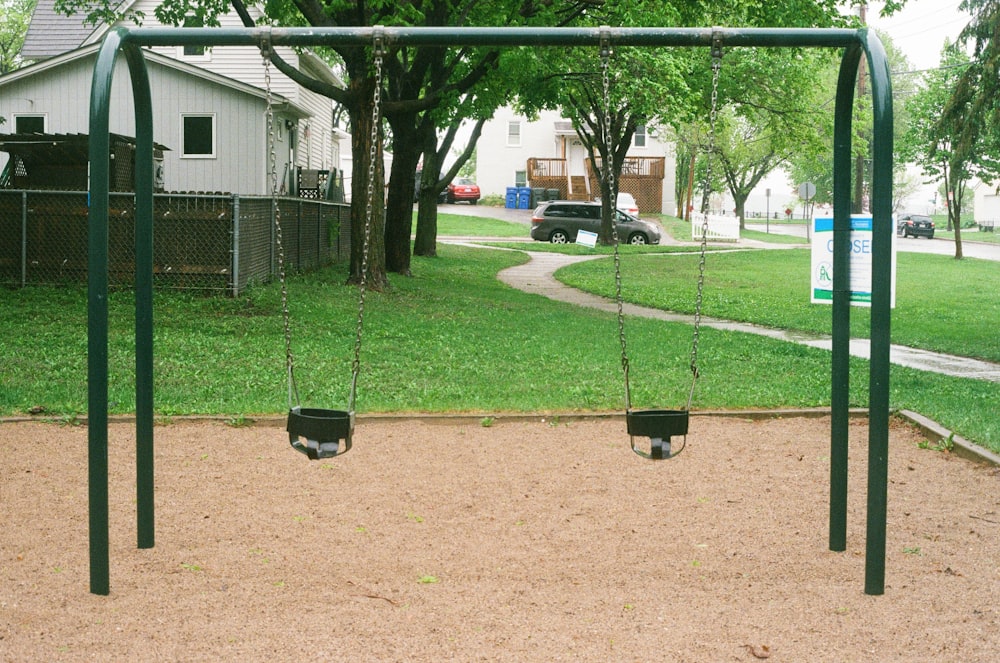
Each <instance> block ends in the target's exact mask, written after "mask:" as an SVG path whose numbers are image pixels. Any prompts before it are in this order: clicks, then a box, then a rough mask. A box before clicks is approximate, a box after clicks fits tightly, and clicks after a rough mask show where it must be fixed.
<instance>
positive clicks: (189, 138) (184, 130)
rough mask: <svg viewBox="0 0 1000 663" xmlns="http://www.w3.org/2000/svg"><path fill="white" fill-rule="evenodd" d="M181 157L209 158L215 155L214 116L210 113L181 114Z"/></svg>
mask: <svg viewBox="0 0 1000 663" xmlns="http://www.w3.org/2000/svg"><path fill="white" fill-rule="evenodd" d="M181 144H182V145H183V146H184V149H183V151H182V152H181V158H188V159H211V158H214V157H215V116H214V115H210V114H201V115H182V116H181Z"/></svg>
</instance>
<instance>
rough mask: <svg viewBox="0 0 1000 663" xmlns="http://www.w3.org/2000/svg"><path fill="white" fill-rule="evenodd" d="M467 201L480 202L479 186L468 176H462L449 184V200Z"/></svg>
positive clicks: (455, 201) (473, 203)
mask: <svg viewBox="0 0 1000 663" xmlns="http://www.w3.org/2000/svg"><path fill="white" fill-rule="evenodd" d="M463 200H464V201H466V202H467V203H469V204H470V205H475V204H476V203H477V202H479V187H478V186H476V183H475V182H473V181H472V180H471V179H469V178H468V177H460V178H458V179H457V180H455V181H454V182H452V183H451V184H449V185H448V202H449V203H459V202H462V201H463Z"/></svg>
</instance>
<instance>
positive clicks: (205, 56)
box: [177, 15, 212, 62]
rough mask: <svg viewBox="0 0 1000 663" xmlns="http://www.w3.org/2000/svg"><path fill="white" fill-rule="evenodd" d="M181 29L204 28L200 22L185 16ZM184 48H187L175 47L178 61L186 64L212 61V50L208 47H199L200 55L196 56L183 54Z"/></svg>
mask: <svg viewBox="0 0 1000 663" xmlns="http://www.w3.org/2000/svg"><path fill="white" fill-rule="evenodd" d="M182 27H185V28H201V27H205V26H204V25H203V24H202V22H201V21H198V20H195V17H194V16H193V15H189V16H186V17H185V18H184V24H183V26H182ZM185 48H187V46H178V47H177V59H178V60H184V61H186V62H211V61H212V49H211V48H210V47H208V46H202V47H201V49H202V50H201V53H197V54H190V53H185V52H184V49H185Z"/></svg>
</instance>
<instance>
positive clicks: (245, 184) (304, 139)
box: [0, 0, 350, 193]
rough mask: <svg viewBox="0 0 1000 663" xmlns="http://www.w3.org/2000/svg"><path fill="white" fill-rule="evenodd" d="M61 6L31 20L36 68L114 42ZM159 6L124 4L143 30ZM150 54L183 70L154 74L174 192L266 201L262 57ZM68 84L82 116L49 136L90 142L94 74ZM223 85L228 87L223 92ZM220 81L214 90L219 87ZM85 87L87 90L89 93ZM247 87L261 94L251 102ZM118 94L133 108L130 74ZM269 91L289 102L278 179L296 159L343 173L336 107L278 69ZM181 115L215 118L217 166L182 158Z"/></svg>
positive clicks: (53, 121) (314, 68)
mask: <svg viewBox="0 0 1000 663" xmlns="http://www.w3.org/2000/svg"><path fill="white" fill-rule="evenodd" d="M53 4H54V0H39V4H38V7H37V8H36V10H35V13H34V15H33V18H32V20H33V28H32V29H30V30H29V39H28V40H27V41H26V46H25V48H26V49H29V50H30V52H31V53H32V54H33V57H34V58H37V59H45V58H52V59H53V60H60V59H65V52H66V51H68V50H70V49H73V48H77V47H79V46H82V45H84V44H88V45H93V44H96V43H97V42H99V41H100V40H101V39H102V38H103V36H104V35H105V34H106V33H107V27H106V26H100V27H98V28H87V29H81V26H80V22H81V21H80V17H79V15H74V16H70V17H67V16H65V15H62V14H58V13H57V12H55V11H54V9H53ZM158 4H159V0H138V1H126V3H124V4H123V7H125V8H128V9H131V10H133V11H136V12H141V13H142V14H143V15H144V16H145V18H144V21H143V24H144V25H145V26H147V27H150V26H157V25H159V23H158V22H157V21H156V17H155V14H154V10H155V8H156V6H157V5H158ZM248 11H250V13H251V15H252V16H254V18H255V19H259V18H260V12H259V10H258V8H257V7H256V6H254V5H250V6H249V7H248ZM219 22H220V24H221V25H222V26H224V27H238V26H241V25H242V23H241V22H240V20H239V17H238V16H237V15H236V14H235V12H230V13H228V14H225V15H222V16H220V17H219ZM74 42H75V43H74ZM276 50H277V52H278V53H279V55H281V56H282V58H283V59H284V60H285V61H286V62H289V63H290V64H292V65H293V66H296V67H298V68H299V69H300V70H302V71H303V72H304V73H306V74H307V75H309V76H312V77H314V78H317V79H319V80H321V81H324V82H326V83H329V84H332V85H341V83H340V81H339V79H337V77H336V75H335V74H334V73H333V71H332V70H331V69H330V67H329V66H327V65H326V64H325V63H323V62H321V61H320V60H319V59H318V58H317V57H316V56H315V55H313V54H310V53H308V52H305V53H297V52H296V51H294V50H293V49H289V48H285V47H276ZM151 51H152V53H155V54H156V56H155V57H154V56H153V55H152V54H151V55H150V56H149V57H147V61H154V62H155V61H159V62H163V61H164V60H165V59H166V58H169V59H170V60H172V61H176V62H178V63H179V64H178V66H177V67H176V68H171V67H169V66H165V67H156V66H154V65H153V64H150V65H149V68H150V83H151V87H152V94H153V98H154V129H155V140H156V141H157V142H160V143H162V144H164V145H167V146H168V147H170V148H171V150H172V151H171V152H168V153H167V156H166V160H165V163H164V166H165V168H164V170H165V173H164V174H165V185H166V187H167V188H168V189H174V190H195V191H206V190H222V191H232V192H234V193H264V192H266V191H267V189H268V177H267V168H266V166H265V165H264V164H263V163H262V161H263V160H264V159H265V158H266V156H265V155H266V154H267V148H266V129H265V126H264V125H265V122H264V110H263V109H264V101H263V92H262V91H263V89H264V65H263V62H262V59H261V55H260V51H259V50H258V49H257V48H255V47H252V46H227V47H216V48H212V49H209V50H207V51H206V52H205V54H204V55H185V54H184V52H183V49H182V48H181V47H175V46H170V47H157V48H155V49H151ZM159 56H164V57H159ZM89 61H90V62H91V65H89V66H92V62H93V58H92V57H91V58H90V60H89ZM83 68H84V69H86V67H83ZM195 68H196V69H198V70H201V71H204V72H206V73H205V75H204V76H203V77H199V76H197V75H194V74H193V73H192V70H193V69H195ZM64 71H69V70H68V69H67V70H64ZM60 75H62V74H60ZM70 75H71V76H72V77H73V78H74V80H73V81H60V82H58V83H55V85H58V86H60V87H63V88H64V89H65V90H66V93H65V95H64V96H62V98H64V99H72V100H73V104H74V105H76V106H79V107H80V108H79V110H80V112H81V113H82V115H79V116H77V117H76V118H75V119H72V120H70V119H68V118H66V120H65V122H64V120H63V118H57V117H55V115H53V116H51V117H46V121H47V124H46V127H45V128H46V131H49V132H61V133H86V132H87V128H86V127H87V124H88V115H87V113H88V111H87V106H88V103H89V85H90V76H91V72H90V71H87V72H86V74H85V75H84V76H83V77H82V78H81V79H77V76H78V75H79V71H77V70H76V69H75V68H74V69H73V70H72V72H71V74H70ZM222 77H224V78H225V79H226V80H227V81H228V84H227V83H223V84H219V83H220V78H222ZM213 81H214V82H215V83H216V85H212V84H211V82H213ZM3 85H4V79H3V78H0V115H5V109H4V108H3V106H4V105H5V104H6V101H5V100H4V97H5V96H6V93H5V92H4V89H5V88H4V87H3ZM81 85H83V86H85V88H81ZM248 86H252V87H254V88H257V89H256V90H255V91H254V92H253V93H251V92H250V91H249V90H248V89H247V87H248ZM114 87H115V90H114V95H115V99H116V102H117V101H118V100H119V95H122V101H123V102H125V103H128V99H130V98H131V92H130V90H129V88H128V76H127V73H124V72H120V73H116V76H115V86H114ZM271 90H272V92H273V93H274V94H275V95H276V96H278V97H281V98H282V99H280V101H283V102H285V103H284V104H283V105H282V108H283V109H284V110H285V111H286V112H285V113H284V114H279V117H278V118H277V120H278V121H276V123H275V126H276V128H277V130H276V132H275V138H276V141H277V143H276V145H275V153H276V155H277V160H278V162H279V164H278V168H277V171H278V176H279V178H282V177H283V175H284V174H285V173H286V170H287V160H288V159H289V158H294V164H295V165H296V166H299V167H302V168H310V169H320V170H328V169H338V170H339V169H341V168H342V167H343V165H342V163H341V145H340V142H339V139H340V135H339V134H338V133H337V132H335V131H334V129H333V126H332V122H333V103H332V101H331V100H330V99H329V98H327V97H324V96H322V95H318V94H315V93H313V92H310V91H309V90H306V89H304V88H300V87H299V86H298V85H296V84H295V83H294V82H292V80H291V79H289V78H287V77H286V76H284V75H283V74H281V73H279V72H278V71H277V68H275V67H272V68H271ZM56 98H60V97H59V96H46V99H56ZM77 100H78V101H77ZM288 102H290V105H289V103H288ZM130 108H131V107H128V108H127V109H126V111H125V112H123V113H121V118H120V120H119V124H118V125H115V124H114V122H115V120H114V119H112V131H116V132H118V133H122V134H125V135H134V130H133V128H132V126H131V124H132V117H131V113H132V111H131V110H130ZM19 112H36V113H37V112H38V111H37V107H36V109H35V110H34V111H19ZM164 113H168V114H169V115H170V117H163V114H164ZM181 113H212V114H213V115H214V117H215V119H216V122H215V126H216V130H217V133H216V152H215V155H216V156H215V158H214V159H207V158H206V159H190V158H185V159H182V158H181V156H180V155H181V150H182V144H181V142H180V140H181V136H180V133H181V128H180V126H181ZM8 119H9V116H8ZM285 120H288V121H290V122H291V123H292V124H293V130H292V131H291V132H289V131H287V130H286V127H285ZM13 130H14V128H13V123H10V124H7V125H5V126H3V127H0V131H13ZM292 138H294V139H295V141H296V144H295V145H290V144H289V142H290V139H292ZM255 147H256V148H258V149H259V152H257V153H256V154H258V155H259V156H257V157H256V158H254V156H253V155H254V153H252V150H253V149H254V148H255ZM292 148H294V150H293V149H292ZM349 148H350V145H349V143H348V144H347V145H346V146H345V149H346V152H347V153H348V154H349ZM4 159H5V156H3V155H2V154H0V166H2V162H3V161H4ZM181 173H183V175H182V174H181ZM282 181H286V180H284V179H282Z"/></svg>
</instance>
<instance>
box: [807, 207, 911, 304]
mask: <svg viewBox="0 0 1000 663" xmlns="http://www.w3.org/2000/svg"><path fill="white" fill-rule="evenodd" d="M892 237H893V243H892V282H891V285H890V288H891V292H890V304H889V305H890V306H891V307H892V308H895V307H896V233H895V232H894V233H893V234H892ZM850 250H851V257H850V262H851V276H850V283H848V288H849V289H850V300H851V304H853V305H855V306H871V305H872V217H871V216H870V215H864V214H852V215H851V249H850ZM810 281H811V284H810V285H811V287H810V290H811V293H812V299H811V301H812V303H813V304H832V303H833V217H817V218H815V219H813V235H812V276H811V279H810Z"/></svg>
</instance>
